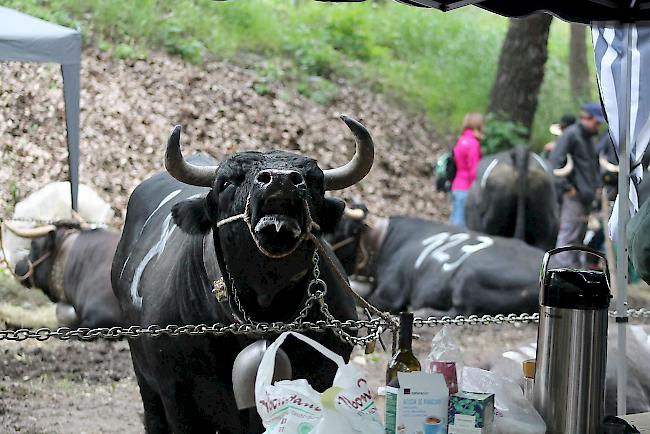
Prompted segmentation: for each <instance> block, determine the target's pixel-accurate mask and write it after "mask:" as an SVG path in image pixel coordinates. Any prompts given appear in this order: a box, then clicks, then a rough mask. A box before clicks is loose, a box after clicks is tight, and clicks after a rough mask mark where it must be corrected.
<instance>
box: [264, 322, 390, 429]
mask: <svg viewBox="0 0 650 434" xmlns="http://www.w3.org/2000/svg"><path fill="white" fill-rule="evenodd" d="M289 335H292V336H294V337H295V338H297V339H300V340H301V341H303V342H304V343H305V344H307V345H310V346H311V347H313V348H314V349H316V350H318V351H319V352H320V353H321V354H323V356H324V357H327V358H328V359H330V360H331V361H333V362H334V363H336V365H337V366H338V370H337V372H336V376H335V377H334V383H333V384H332V387H330V388H329V389H327V390H326V391H324V392H323V393H322V394H321V393H319V392H317V391H316V390H314V389H313V388H312V387H311V385H310V384H309V383H308V382H307V380H304V379H297V380H282V381H277V382H276V383H275V384H271V379H272V378H273V369H274V367H275V353H276V352H277V349H278V348H279V347H280V345H282V343H283V342H284V341H285V340H286V338H287V337H288V336H289ZM314 369H318V368H317V367H314ZM255 401H256V403H257V411H258V413H259V414H260V417H261V418H262V422H263V423H264V427H265V428H266V431H264V433H265V434H276V433H278V434H279V433H282V434H308V433H309V434H331V433H336V434H362V433H363V434H383V433H384V428H383V425H382V424H381V422H380V420H379V415H378V414H377V407H376V406H375V402H374V401H373V399H372V397H371V395H370V389H369V387H368V383H367V382H366V380H365V379H364V378H363V377H362V376H361V374H360V372H359V371H358V370H357V369H356V368H355V367H354V366H352V365H349V364H346V363H345V361H344V360H343V358H342V357H341V356H339V355H338V354H336V353H334V352H333V351H331V350H329V349H328V348H326V347H324V346H323V345H321V344H319V343H318V342H316V341H314V340H312V339H310V338H308V337H306V336H303V335H301V334H298V333H294V332H285V333H282V334H281V335H280V336H279V337H278V339H277V340H276V341H275V342H273V344H271V345H270V346H269V347H268V349H267V350H266V352H265V353H264V357H263V358H262V363H261V364H260V367H259V369H258V371H257V378H256V380H255Z"/></svg>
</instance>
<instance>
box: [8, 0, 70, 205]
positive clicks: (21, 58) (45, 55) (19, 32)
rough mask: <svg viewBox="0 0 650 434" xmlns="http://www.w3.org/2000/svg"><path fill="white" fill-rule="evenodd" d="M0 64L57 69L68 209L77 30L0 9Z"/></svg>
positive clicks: (10, 10) (11, 10)
mask: <svg viewBox="0 0 650 434" xmlns="http://www.w3.org/2000/svg"><path fill="white" fill-rule="evenodd" d="M0 61H18V62H46V63H58V64H60V65H61V73H62V74H63V98H64V100H65V120H66V128H67V131H68V163H69V166H70V169H69V170H70V172H69V178H70V189H71V192H70V194H71V202H72V208H73V209H77V194H78V188H79V87H80V78H79V77H80V69H81V35H80V33H79V32H78V31H77V30H73V29H69V28H67V27H62V26H59V25H57V24H53V23H49V22H47V21H43V20H40V19H38V18H34V17H32V16H29V15H25V14H23V13H20V12H18V11H15V10H13V9H9V8H5V7H2V6H0Z"/></svg>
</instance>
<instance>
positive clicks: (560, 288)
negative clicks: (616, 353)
mask: <svg viewBox="0 0 650 434" xmlns="http://www.w3.org/2000/svg"><path fill="white" fill-rule="evenodd" d="M569 250H580V251H584V252H587V253H590V254H593V255H596V256H598V257H600V258H602V259H603V260H604V261H605V272H602V271H592V270H574V269H567V268H559V269H550V270H549V269H548V262H549V260H550V259H551V257H552V256H553V255H555V254H557V253H561V252H565V251H569ZM609 288H610V286H609V270H608V268H607V260H606V259H605V257H604V256H603V255H602V254H601V253H600V252H598V251H595V250H591V249H588V248H584V247H561V248H558V249H553V250H550V251H549V252H547V253H546V255H545V256H544V260H543V262H542V269H541V272H540V296H539V298H540V303H539V304H540V312H539V330H538V335H537V366H536V372H535V387H534V393H533V403H534V405H535V408H536V409H537V411H539V413H540V414H541V416H542V418H543V419H544V422H546V433H547V434H578V433H580V434H601V432H602V423H603V417H604V405H605V404H604V403H605V364H606V361H607V310H608V307H609V300H610V298H611V294H610V290H609Z"/></svg>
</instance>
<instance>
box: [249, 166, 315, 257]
mask: <svg viewBox="0 0 650 434" xmlns="http://www.w3.org/2000/svg"><path fill="white" fill-rule="evenodd" d="M255 184H256V185H255V190H256V194H255V196H256V197H257V199H256V200H255V205H253V204H251V205H252V206H251V209H250V213H251V215H250V218H251V226H252V228H253V232H254V237H255V238H256V239H257V241H258V243H259V244H260V246H262V247H263V248H264V249H265V250H267V251H269V252H271V253H272V254H274V255H281V254H284V253H286V252H289V251H292V250H293V249H295V247H296V245H297V244H298V243H299V242H300V241H301V240H302V236H303V234H305V232H306V231H307V230H308V228H307V218H306V215H305V213H306V206H307V205H306V203H305V201H304V200H303V196H304V192H305V188H306V185H305V181H304V179H303V177H302V175H301V174H300V173H299V172H297V171H294V170H277V169H267V170H262V171H260V172H259V173H258V174H257V176H256V178H255ZM251 200H253V199H251Z"/></svg>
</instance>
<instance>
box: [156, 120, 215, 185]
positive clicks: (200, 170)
mask: <svg viewBox="0 0 650 434" xmlns="http://www.w3.org/2000/svg"><path fill="white" fill-rule="evenodd" d="M165 169H167V172H169V174H170V175H171V176H173V177H174V178H176V179H177V180H179V181H180V182H182V183H184V184H189V185H196V186H197V187H212V183H213V182H214V178H215V176H216V174H217V166H195V165H194V164H190V163H188V162H187V161H185V159H184V158H183V154H182V152H181V126H180V125H176V126H175V127H174V129H173V130H172V133H171V135H170V136H169V140H168V141H167V151H165Z"/></svg>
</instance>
